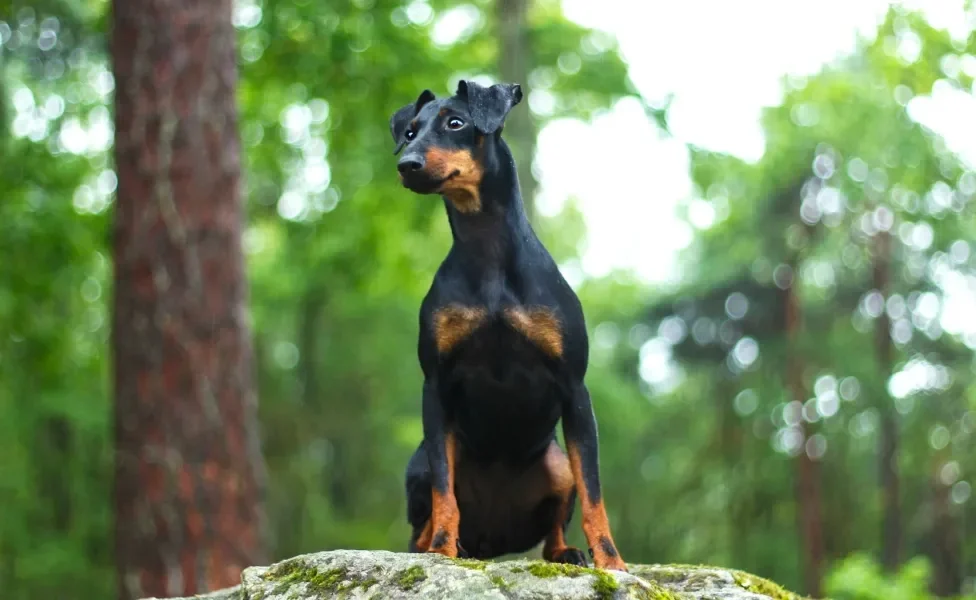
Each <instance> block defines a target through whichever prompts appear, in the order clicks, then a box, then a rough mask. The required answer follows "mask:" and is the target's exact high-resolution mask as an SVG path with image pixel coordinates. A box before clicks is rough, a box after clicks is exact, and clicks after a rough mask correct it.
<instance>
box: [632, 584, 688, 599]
mask: <svg viewBox="0 0 976 600" xmlns="http://www.w3.org/2000/svg"><path fill="white" fill-rule="evenodd" d="M646 583H648V584H649V585H650V586H651V587H650V588H646V587H644V586H642V585H640V584H637V583H631V584H629V585H628V586H627V590H629V591H630V592H632V593H633V595H634V596H636V597H637V598H640V600H681V599H680V597H679V596H677V595H675V594H674V593H672V592H670V591H668V590H666V589H664V588H663V587H661V586H659V585H657V584H656V583H654V582H653V581H648V582H646Z"/></svg>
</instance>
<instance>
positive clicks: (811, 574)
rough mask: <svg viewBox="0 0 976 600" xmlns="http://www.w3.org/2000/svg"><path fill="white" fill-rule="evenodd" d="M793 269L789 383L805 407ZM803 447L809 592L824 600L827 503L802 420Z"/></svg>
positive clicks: (801, 513)
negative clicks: (822, 589)
mask: <svg viewBox="0 0 976 600" xmlns="http://www.w3.org/2000/svg"><path fill="white" fill-rule="evenodd" d="M790 266H791V267H792V269H793V273H794V279H793V282H792V283H791V284H790V285H789V287H787V288H786V291H785V294H784V296H785V298H784V301H785V304H786V311H785V315H786V327H785V329H786V339H787V356H788V358H787V360H788V364H787V374H786V383H787V387H788V388H789V392H790V395H791V396H792V397H793V400H795V401H797V402H800V403H801V404H802V403H804V402H805V401H806V399H807V392H806V389H805V386H804V385H803V364H804V360H803V357H802V356H801V353H800V351H799V339H800V335H801V333H802V331H801V330H802V324H803V314H802V307H801V305H800V299H799V296H798V295H797V293H796V277H797V275H796V273H798V270H797V265H796V264H793V265H790ZM799 427H800V431H801V433H802V440H803V446H802V447H801V449H800V452H799V454H797V457H796V487H795V493H796V503H797V509H798V515H797V517H798V524H799V529H800V539H801V540H802V541H803V553H802V556H803V575H804V583H805V588H806V589H805V592H806V593H807V594H808V595H810V596H812V597H815V598H819V597H820V596H822V594H821V589H820V588H821V581H822V579H823V573H824V538H823V501H822V498H821V495H822V493H821V485H820V463H819V462H818V461H816V460H814V459H813V458H811V457H810V455H809V454H808V453H807V451H806V441H807V440H808V439H809V433H810V432H809V427H808V426H807V423H806V421H804V420H803V419H802V418H801V419H800V424H799Z"/></svg>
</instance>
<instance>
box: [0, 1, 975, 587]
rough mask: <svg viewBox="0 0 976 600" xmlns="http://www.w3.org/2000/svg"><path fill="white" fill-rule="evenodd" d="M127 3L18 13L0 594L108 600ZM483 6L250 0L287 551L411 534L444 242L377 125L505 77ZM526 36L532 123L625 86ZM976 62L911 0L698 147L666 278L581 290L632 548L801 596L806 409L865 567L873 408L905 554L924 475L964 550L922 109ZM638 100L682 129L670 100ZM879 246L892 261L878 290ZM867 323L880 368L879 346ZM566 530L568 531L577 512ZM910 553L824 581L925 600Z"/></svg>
mask: <svg viewBox="0 0 976 600" xmlns="http://www.w3.org/2000/svg"><path fill="white" fill-rule="evenodd" d="M107 9H108V5H107V3H106V2H104V1H103V0H98V1H87V2H83V1H80V0H79V1H72V0H44V1H42V2H33V3H30V4H27V3H23V2H9V1H8V2H6V3H4V2H2V0H0V22H2V23H0V40H3V44H2V47H0V116H2V117H3V118H0V182H2V186H3V199H2V201H0V256H2V257H3V258H2V260H0V456H2V461H0V505H2V506H3V507H4V514H5V517H6V518H4V519H0V588H2V589H3V590H4V598H11V599H12V600H20V599H22V598H23V599H26V598H38V597H66V596H70V597H77V598H104V597H108V596H110V595H111V593H112V586H113V584H112V583H111V582H112V581H113V575H112V562H111V561H112V558H111V538H110V535H111V533H110V532H111V529H110V527H111V506H110V483H109V482H110V477H109V474H110V461H111V446H110V444H111V435H110V431H111V423H110V422H109V415H110V414H111V413H110V410H109V409H110V407H109V405H108V402H109V400H108V398H109V379H108V376H109V368H110V365H109V363H108V356H109V354H108V331H109V330H108V328H109V318H110V315H109V314H108V311H107V307H108V306H109V304H108V302H109V299H110V298H111V257H110V256H109V254H108V252H107V248H108V235H109V228H108V226H109V220H108V219H109V218H110V217H109V215H110V208H111V203H112V201H113V193H114V187H115V179H114V173H113V172H112V170H111V161H110V156H109V154H108V153H109V151H110V150H111V146H110V142H111V122H110V114H111V92H112V82H111V77H110V76H108V72H109V65H108V63H107V59H106V56H105V53H104V43H105V33H106V32H105V31H104V24H105V14H106V11H107ZM52 19H53V20H52ZM493 19H494V10H493V6H492V4H491V3H490V2H489V1H488V0H476V1H474V2H471V3H455V2H450V1H448V0H431V1H430V2H423V1H411V2H400V1H397V0H355V1H353V2H347V3H313V2H307V1H305V0H238V1H237V2H236V4H235V17H234V23H235V27H236V30H237V34H238V49H239V56H240V60H239V66H240V77H241V78H240V82H239V85H238V98H239V107H240V128H241V137H242V140H243V148H244V155H243V160H244V168H245V174H246V176H245V179H244V181H245V184H246V189H245V193H246V199H247V207H248V224H247V230H246V233H245V236H244V240H243V242H244V245H245V250H246V252H247V259H248V269H249V276H250V283H251V298H250V316H251V318H252V320H253V324H254V329H253V331H254V337H255V351H256V365H257V378H258V382H259V387H260V396H261V418H262V432H263V442H264V450H265V454H266V456H267V462H268V466H269V470H270V476H271V478H272V484H271V497H270V499H269V501H270V506H269V508H270V513H271V518H272V522H273V530H274V533H275V547H274V548H273V551H274V555H275V556H276V557H284V556H290V555H294V554H296V553H299V552H304V551H311V550H322V549H327V548H334V547H360V548H386V549H394V550H402V549H403V548H405V540H406V539H407V526H406V523H405V520H404V518H403V517H404V502H403V498H402V473H403V468H404V466H405V462H406V458H407V457H408V456H409V453H410V452H411V451H412V450H413V448H414V447H415V445H416V443H417V442H418V440H419V437H420V431H421V427H420V422H419V390H420V373H419V368H418V366H417V363H416V355H415V353H416V335H417V331H416V329H417V317H416V311H417V306H418V304H419V302H420V299H421V298H422V297H423V294H424V293H425V292H426V290H427V287H428V286H429V284H430V280H431V278H432V276H433V273H434V270H435V269H436V267H437V265H438V263H439V261H440V259H441V257H442V256H443V255H444V253H445V252H446V251H447V249H448V247H449V244H450V233H449V230H448V227H447V223H446V219H445V218H444V214H443V210H444V209H443V208H442V206H441V203H440V201H439V200H438V199H435V198H428V197H417V196H414V195H411V194H409V193H406V192H404V191H403V190H402V189H401V188H400V186H399V184H398V182H397V180H396V177H395V172H394V161H395V159H394V157H393V156H392V151H393V141H392V139H391V138H390V132H389V129H388V127H389V125H388V123H389V116H390V115H391V114H392V112H393V111H395V110H396V109H397V108H399V107H400V106H402V105H403V104H406V103H408V102H412V101H413V100H414V99H415V98H416V96H417V95H418V94H419V93H420V91H421V90H423V89H425V88H430V89H432V90H433V91H434V92H435V93H437V94H439V95H442V94H448V93H451V92H452V91H453V90H454V86H455V85H456V81H457V79H458V78H459V77H461V76H465V77H474V76H487V77H489V78H494V77H496V69H495V64H496V62H497V55H498V52H497V42H496V40H495V38H494V35H495V29H496V27H495V24H494V22H493ZM4 26H6V27H7V28H8V29H9V38H5V37H3V36H4V35H6V34H4V31H7V30H6V29H4ZM14 34H16V41H14V42H12V41H11V40H14ZM528 34H529V38H530V42H531V47H532V49H533V51H532V56H531V60H530V64H531V67H532V68H531V70H530V73H531V74H530V77H529V81H527V82H521V83H522V84H523V87H524V89H525V90H526V92H527V98H528V101H527V102H525V103H523V105H521V106H520V107H518V108H517V109H516V110H526V111H530V114H531V115H532V118H533V119H534V120H535V126H536V129H537V130H541V129H542V128H544V127H545V125H546V123H548V122H549V121H551V120H553V119H557V118H563V117H570V118H582V119H588V118H591V117H592V116H594V115H595V114H598V113H599V112H600V111H603V110H606V109H607V108H609V107H610V106H612V105H613V104H614V103H615V102H616V101H617V100H619V99H620V98H622V97H625V96H633V95H635V91H634V87H633V85H632V83H631V82H630V81H629V79H628V74H627V73H628V72H627V64H626V63H625V62H624V61H623V60H622V59H621V57H620V55H619V54H618V52H617V45H616V42H615V40H613V39H612V38H610V37H608V36H607V35H606V34H605V33H602V32H597V31H589V30H587V29H585V28H583V27H580V26H579V25H577V24H575V23H573V22H571V21H568V20H567V19H566V18H565V17H564V16H563V15H562V12H561V10H560V6H559V3H558V2H556V1H554V0H536V1H535V2H533V3H532V8H531V11H530V13H529V32H528ZM42 37H43V40H42ZM974 54H976V43H974V37H973V36H972V35H971V36H970V37H969V39H968V40H966V41H965V43H964V44H963V43H962V42H960V41H959V40H952V39H951V38H950V37H949V35H948V34H947V33H945V32H943V31H940V30H937V29H935V28H933V27H931V26H930V25H929V24H927V23H926V22H925V21H924V19H922V18H921V17H919V16H917V15H914V14H912V13H907V12H903V11H896V10H893V11H891V12H890V13H889V15H888V16H887V18H886V19H885V21H884V22H883V23H882V25H881V27H880V29H879V33H878V35H877V36H876V37H875V38H873V39H867V40H862V44H861V46H860V47H859V48H858V50H857V51H856V52H855V53H854V54H853V55H852V56H850V57H847V58H846V59H844V60H841V61H838V62H836V63H835V64H832V65H830V66H828V67H825V68H824V69H823V70H822V72H820V73H818V74H816V75H814V76H811V77H808V78H796V77H791V78H787V79H785V80H784V92H785V93H784V97H783V101H782V103H781V104H780V105H778V106H774V107H770V108H769V109H767V110H766V111H765V113H764V115H763V120H762V125H763V131H764V134H765V141H766V152H765V154H764V156H763V157H762V159H761V160H759V161H758V162H756V163H749V162H746V161H743V160H740V159H738V158H736V157H734V156H730V155H725V154H721V153H716V152H712V151H709V150H707V149H703V148H690V149H689V151H690V157H691V172H690V176H691V178H692V181H693V183H694V185H695V193H694V194H693V195H692V197H690V198H688V199H687V202H686V203H685V204H684V206H683V207H682V208H683V210H684V211H685V214H686V215H687V219H688V221H689V223H690V225H691V226H692V227H693V228H694V231H695V239H694V242H693V243H692V244H691V246H690V247H689V248H688V250H687V252H686V253H685V255H683V256H682V257H681V259H682V265H681V267H682V273H683V275H682V280H681V282H680V285H679V286H678V287H677V289H669V290H664V289H650V290H649V289H647V287H646V286H645V285H643V284H642V283H641V282H640V281H636V280H634V279H631V278H629V277H627V276H625V275H623V274H620V273H614V274H612V275H610V276H608V277H605V278H601V279H586V280H584V281H583V282H582V283H581V284H580V285H579V293H580V297H581V299H582V301H583V303H584V306H585V307H586V315H587V323H588V326H589V329H590V332H591V344H590V345H591V366H590V369H589V371H588V378H587V381H588V385H589V386H590V389H591V394H592V396H593V398H594V401H595V402H596V404H597V413H598V416H599V419H600V440H601V461H602V473H601V478H602V480H603V481H604V485H605V488H606V497H607V506H608V510H609V511H610V513H611V514H610V518H611V521H612V522H613V523H614V528H615V531H614V533H615V537H616V539H617V542H618V544H619V546H620V548H621V551H622V553H623V554H624V555H626V556H627V559H628V560H629V561H633V562H694V563H702V562H711V563H720V564H724V565H728V566H733V567H739V568H743V569H746V570H750V571H753V572H756V573H758V574H761V575H764V576H768V577H771V578H773V579H776V580H778V581H780V582H781V583H783V584H785V585H787V586H790V587H799V586H798V582H799V581H800V572H801V571H800V565H799V564H798V562H797V559H796V558H795V557H796V556H798V554H799V552H798V547H799V543H800V542H799V539H798V537H797V534H796V527H795V524H796V507H795V502H794V493H793V476H794V474H793V469H792V464H791V459H792V458H793V457H794V456H795V455H796V453H797V452H801V451H805V449H806V447H805V446H804V444H803V441H800V442H798V441H797V440H796V439H795V436H793V434H792V433H791V431H792V429H791V427H792V426H793V425H795V424H796V422H797V419H803V418H807V417H809V418H810V419H813V420H815V421H816V424H817V433H818V434H819V435H820V436H821V438H818V443H819V440H821V439H822V440H823V443H824V446H823V453H822V455H821V456H820V459H819V460H820V461H821V463H822V464H821V468H822V473H823V485H824V489H825V500H826V501H825V506H824V527H825V538H826V545H827V550H828V554H829V557H830V559H831V560H839V559H841V558H842V557H844V556H846V555H848V554H851V553H853V552H855V551H863V552H866V553H877V550H878V545H879V543H880V539H881V536H880V533H879V531H878V523H879V520H880V498H879V495H878V493H877V490H876V481H875V477H876V475H875V473H876V470H877V464H876V447H877V435H878V414H877V410H876V406H877V404H876V403H877V401H878V399H879V398H882V399H884V400H885V401H887V402H890V403H893V406H894V407H895V409H896V412H897V414H898V416H899V431H900V433H901V435H902V452H901V454H900V455H899V468H900V469H901V472H902V474H903V480H904V498H903V505H904V515H905V527H906V535H907V538H908V549H909V550H910V551H911V552H912V554H919V553H924V552H927V551H928V550H927V548H928V546H926V543H925V540H927V539H929V538H928V536H930V535H931V531H932V529H933V525H932V523H933V521H932V515H933V514H935V511H936V510H937V509H940V505H939V504H938V502H937V501H936V499H935V496H934V495H933V485H932V481H933V477H935V476H938V477H943V476H944V479H945V481H946V482H948V483H946V484H945V485H947V486H948V487H947V489H948V490H949V492H948V493H949V498H950V501H951V506H949V509H950V510H949V513H950V515H951V517H952V518H953V519H956V521H955V522H956V523H957V524H958V527H959V529H960V530H961V531H962V532H963V533H964V534H965V535H962V542H961V545H960V548H958V551H959V554H960V555H962V556H971V555H972V553H973V552H974V551H976V547H974V545H973V544H974V541H976V530H973V523H976V513H974V512H973V511H974V510H976V501H974V500H973V499H972V490H971V486H972V484H973V481H974V480H973V473H974V472H976V462H974V458H973V457H974V456H976V452H974V448H973V443H974V442H973V440H974V435H976V385H974V382H973V378H972V366H973V351H972V350H973V345H974V344H976V340H974V339H972V338H971V337H969V338H967V337H966V335H965V333H963V332H958V331H943V330H942V328H941V325H939V318H938V316H939V315H940V314H942V312H943V311H944V310H946V309H945V307H946V302H947V298H948V296H947V295H946V293H947V292H946V290H947V289H948V287H951V285H956V286H957V288H958V287H959V286H962V287H963V288H965V286H967V285H968V286H971V285H972V282H973V281H974V279H973V277H974V274H973V265H974V256H973V254H974V252H976V246H974V243H976V226H974V223H976V220H974V218H973V217H974V214H973V211H974V202H973V196H974V194H976V175H974V174H973V172H972V165H965V164H963V163H962V162H961V161H960V160H959V158H958V157H956V156H954V155H953V154H952V153H951V152H950V151H949V150H948V149H947V147H946V145H945V142H944V140H941V139H940V138H938V137H937V136H936V135H934V134H933V132H931V131H929V130H927V129H926V128H925V127H923V126H921V125H919V124H918V123H916V122H915V121H914V120H913V119H912V112H911V110H909V108H910V106H911V104H910V103H911V101H912V99H913V98H917V97H920V96H924V95H926V94H929V93H931V92H932V90H933V89H938V88H939V87H940V86H942V87H944V86H949V87H951V88H953V89H957V90H963V91H966V90H970V88H971V86H972V83H973V82H972V73H971V69H970V70H967V69H965V68H962V67H963V66H965V65H967V64H972V57H973V55H974ZM656 60H667V61H674V60H680V57H677V56H676V57H658V58H656ZM967 61H968V62H967ZM966 93H969V92H966ZM716 101H718V102H720V101H721V99H720V98H719V99H717V100H716ZM645 110H646V111H647V113H648V116H649V118H651V119H652V120H654V121H655V122H656V123H657V124H658V126H660V127H661V128H662V129H665V128H666V125H667V122H666V120H667V106H663V107H661V106H649V105H646V104H645ZM569 200H570V201H569V202H567V203H566V204H565V207H564V209H563V211H562V212H561V213H560V214H558V215H555V216H552V217H548V218H543V219H539V220H538V223H536V224H535V225H536V227H537V229H538V231H539V234H540V236H541V237H542V239H543V240H544V242H545V243H546V244H547V246H548V247H549V248H550V249H551V251H552V253H553V254H554V256H555V257H556V258H557V260H558V261H559V262H560V264H563V265H565V266H566V268H567V269H569V270H572V269H575V268H577V267H576V265H577V264H578V263H577V261H576V259H577V258H578V254H579V247H580V243H581V242H582V241H583V240H585V236H586V232H585V227H584V223H583V220H582V216H581V214H580V212H579V210H578V208H577V207H576V205H575V203H574V202H573V199H569ZM882 229H885V230H887V231H889V232H890V233H891V234H892V238H893V240H894V242H895V250H894V252H893V262H892V265H893V267H892V269H893V274H894V275H893V285H892V294H891V295H890V296H889V297H888V298H883V299H881V300H880V301H879V298H878V297H877V296H876V295H875V294H873V291H874V290H873V284H872V280H871V277H872V273H871V265H872V260H873V258H874V254H873V252H874V249H873V248H874V242H873V240H875V236H876V235H877V233H878V232H879V231H880V230H882ZM656 259H657V258H656V257H649V258H648V260H656ZM787 264H795V265H796V270H795V272H794V271H793V270H789V271H786V270H784V266H785V265H787ZM793 278H796V280H797V281H798V282H799V286H798V288H799V293H800V294H801V297H802V301H803V304H804V310H805V317H806V322H805V329H804V334H803V336H802V338H801V340H800V342H799V343H800V348H801V349H802V352H803V354H804V357H805V358H806V363H807V369H806V371H805V373H804V374H803V377H804V382H805V385H806V387H807V389H808V390H809V391H810V396H811V397H810V400H809V401H808V402H807V403H806V404H804V405H803V406H801V407H797V406H796V405H795V404H794V403H793V399H792V398H790V397H789V395H788V394H787V392H786V390H785V389H784V386H783V384H782V383H781V382H782V363H783V356H784V352H785V349H786V347H785V342H784V339H783V336H782V320H783V317H782V315H783V310H782V308H783V307H782V303H781V301H782V287H783V283H784V281H792V280H793ZM880 311H887V312H888V314H890V317H891V322H892V326H891V332H890V334H891V336H892V339H893V340H894V342H895V364H894V365H893V370H892V372H890V373H886V372H882V371H879V367H878V363H877V360H876V359H875V356H874V338H873V337H872V336H873V331H874V326H875V324H876V323H877V319H878V316H879V314H880ZM747 359H751V360H747ZM919 382H921V383H919ZM916 384H918V385H916ZM891 392H898V393H891ZM804 410H805V411H806V412H804ZM798 444H799V445H798ZM933 474H935V475H933ZM966 486H970V487H968V488H967V487H966ZM967 490H968V491H967ZM8 515H10V516H8ZM578 522H579V516H578V513H577V518H576V520H575V521H574V523H578ZM570 539H571V541H575V542H576V543H578V544H579V543H581V541H582V540H581V533H580V531H579V527H577V526H575V525H574V526H573V527H571V528H570ZM919 564H921V563H916V562H912V563H909V564H908V565H906V568H905V570H904V571H903V572H902V573H900V574H898V575H895V576H893V577H889V576H882V575H880V574H879V573H878V572H877V571H876V569H875V567H873V566H872V565H871V563H870V562H869V561H868V560H867V559H862V558H856V557H855V558H852V559H850V560H849V561H844V562H839V563H838V564H837V568H836V570H835V571H834V573H833V574H832V575H831V576H830V577H828V579H827V581H826V584H827V587H828V590H829V592H830V594H831V595H832V596H833V597H837V598H858V599H860V598H874V597H886V598H899V597H903V598H922V597H928V596H923V594H924V592H923V590H924V588H925V585H926V584H925V583H924V582H925V581H926V577H927V575H926V574H925V573H924V572H923V569H922V568H921V567H920V566H918V565H919ZM967 568H968V569H969V570H968V571H966V572H965V576H966V577H968V578H970V579H969V580H970V581H971V579H972V577H973V575H974V574H973V571H972V567H971V564H970V565H969V566H968V567H967ZM931 572H932V573H933V574H936V573H937V572H938V570H937V569H934V568H933V570H932V571H931ZM933 576H934V575H933ZM969 585H972V584H971V583H970V584H969ZM899 594H900V595H899Z"/></svg>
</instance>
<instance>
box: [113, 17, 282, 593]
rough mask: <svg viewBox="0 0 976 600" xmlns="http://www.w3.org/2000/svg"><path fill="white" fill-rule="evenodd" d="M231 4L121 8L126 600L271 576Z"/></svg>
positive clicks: (119, 381) (118, 337)
mask: <svg viewBox="0 0 976 600" xmlns="http://www.w3.org/2000/svg"><path fill="white" fill-rule="evenodd" d="M231 5H232V2H231V0H217V1H212V2H198V1H197V0H166V1H164V0H115V1H114V2H113V14H112V19H113V24H112V25H113V39H112V45H111V54H112V59H113V68H114V72H115V84H116V86H115V87H116V106H115V132H116V143H115V160H116V166H117V170H118V200H117V206H116V213H115V230H114V244H115V257H114V258H115V265H114V266H115V298H114V314H113V323H112V346H113V362H114V385H115V444H116V462H115V487H114V496H115V510H116V524H115V527H116V530H115V544H116V561H117V571H118V585H119V597H120V598H123V599H129V598H139V597H144V596H162V597H166V596H187V595H193V594H198V593H201V592H204V591H207V590H213V589H216V588H221V587H225V586H228V585H233V584H235V583H237V582H239V578H240V572H241V570H242V568H244V567H246V566H249V565H252V564H264V563H265V562H266V557H265V556H264V555H263V553H262V547H263V542H264V527H263V511H262V504H261V497H262V492H263V481H264V467H263V462H262V459H261V455H260V449H259V440H258V435H257V423H256V414H255V413H256V393H255V390H254V384H253V381H252V370H253V369H252V360H253V359H252V348H251V340H250V337H249V330H248V324H247V315H246V307H245V304H246V301H247V294H248V291H247V281H246V278H245V272H244V261H243V254H242V249H241V229H242V216H243V215H242V212H243V209H242V203H241V199H240V143H239V140H238V134H237V110H236V104H235V86H236V78H237V71H236V61H235V51H234V29H233V27H232V25H231Z"/></svg>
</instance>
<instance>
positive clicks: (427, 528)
mask: <svg viewBox="0 0 976 600" xmlns="http://www.w3.org/2000/svg"><path fill="white" fill-rule="evenodd" d="M433 537H434V527H433V524H432V522H431V519H427V523H425V524H424V528H423V529H422V530H420V535H419V536H417V542H416V546H417V550H419V551H420V552H427V550H429V549H430V540H431V538H433Z"/></svg>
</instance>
